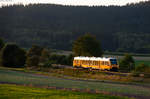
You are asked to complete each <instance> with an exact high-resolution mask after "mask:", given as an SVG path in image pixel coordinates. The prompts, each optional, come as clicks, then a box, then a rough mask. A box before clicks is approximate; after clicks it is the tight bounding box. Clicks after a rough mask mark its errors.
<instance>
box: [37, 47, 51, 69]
mask: <svg viewBox="0 0 150 99" xmlns="http://www.w3.org/2000/svg"><path fill="white" fill-rule="evenodd" d="M49 57H50V52H49V51H48V49H46V48H44V49H43V50H42V52H41V56H40V59H39V62H40V66H46V64H48V61H49ZM46 67H47V66H46Z"/></svg>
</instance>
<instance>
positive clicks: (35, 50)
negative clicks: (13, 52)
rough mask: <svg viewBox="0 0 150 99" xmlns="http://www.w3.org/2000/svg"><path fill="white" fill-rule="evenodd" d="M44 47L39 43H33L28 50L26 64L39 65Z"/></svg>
mask: <svg viewBox="0 0 150 99" xmlns="http://www.w3.org/2000/svg"><path fill="white" fill-rule="evenodd" d="M42 50H43V48H41V47H40V46H37V45H33V46H32V48H30V49H29V51H28V52H27V60H26V66H27V67H30V66H38V65H39V61H40V56H41V52H42Z"/></svg>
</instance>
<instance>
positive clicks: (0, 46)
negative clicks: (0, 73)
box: [0, 38, 5, 50]
mask: <svg viewBox="0 0 150 99" xmlns="http://www.w3.org/2000/svg"><path fill="white" fill-rule="evenodd" d="M4 45H5V44H4V42H3V40H2V39H1V38H0V50H1V49H2V48H3V47H4Z"/></svg>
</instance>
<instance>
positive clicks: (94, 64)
mask: <svg viewBox="0 0 150 99" xmlns="http://www.w3.org/2000/svg"><path fill="white" fill-rule="evenodd" d="M73 66H74V67H82V68H91V69H100V70H112V71H118V69H119V65H118V62H117V59H116V58H105V57H102V58H101V57H82V56H79V57H74V60H73Z"/></svg>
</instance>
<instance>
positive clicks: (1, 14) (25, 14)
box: [0, 1, 150, 53]
mask: <svg viewBox="0 0 150 99" xmlns="http://www.w3.org/2000/svg"><path fill="white" fill-rule="evenodd" d="M149 11H150V1H147V2H140V3H136V4H128V5H126V6H92V7H88V6H64V5H55V4H30V5H26V6H23V5H12V6H3V7H2V8H0V37H2V38H4V39H5V40H6V41H8V42H15V43H17V44H19V45H21V46H22V47H24V48H29V47H31V45H32V44H39V45H42V46H47V47H50V48H54V49H62V50H71V47H72V43H73V41H74V40H75V39H76V38H77V37H78V36H81V35H83V34H85V33H91V34H93V35H95V36H96V37H97V39H98V40H99V41H100V42H101V43H102V47H103V49H104V50H108V51H123V52H124V51H128V52H138V53H150V39H149V38H150V28H149V27H150V13H149Z"/></svg>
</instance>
